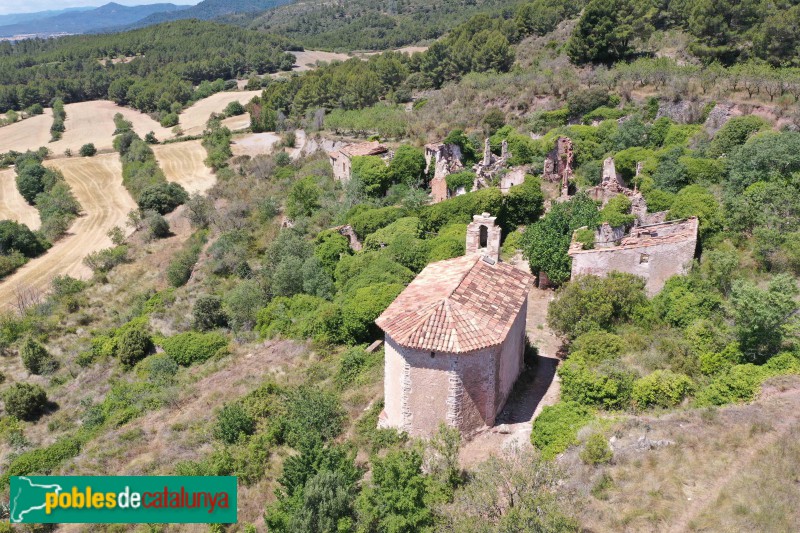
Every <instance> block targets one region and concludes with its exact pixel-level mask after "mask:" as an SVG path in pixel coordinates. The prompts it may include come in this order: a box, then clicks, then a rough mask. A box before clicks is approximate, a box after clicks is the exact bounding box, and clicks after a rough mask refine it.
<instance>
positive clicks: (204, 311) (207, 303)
mask: <svg viewBox="0 0 800 533" xmlns="http://www.w3.org/2000/svg"><path fill="white" fill-rule="evenodd" d="M192 317H193V319H194V320H193V323H194V327H195V328H196V329H198V330H200V331H208V330H211V329H215V328H219V327H224V326H225V325H226V324H227V323H228V318H227V316H225V312H224V311H223V310H222V300H220V299H219V297H218V296H212V295H204V296H200V297H199V298H198V299H197V301H196V302H195V303H194V307H193V308H192Z"/></svg>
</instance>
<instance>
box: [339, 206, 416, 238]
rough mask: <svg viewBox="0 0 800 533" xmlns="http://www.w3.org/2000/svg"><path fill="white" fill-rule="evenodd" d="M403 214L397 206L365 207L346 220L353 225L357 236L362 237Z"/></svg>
mask: <svg viewBox="0 0 800 533" xmlns="http://www.w3.org/2000/svg"><path fill="white" fill-rule="evenodd" d="M402 216H403V210H402V209H400V208H397V207H381V208H379V209H367V210H362V211H359V212H357V213H355V214H353V215H351V216H348V218H347V222H348V223H349V224H350V225H351V226H352V227H353V230H354V231H355V232H356V235H358V237H359V238H361V239H364V238H366V237H367V235H369V234H371V233H374V232H376V231H378V230H379V229H381V228H383V227H386V226H388V225H389V224H391V223H392V222H394V221H395V220H397V219H398V218H400V217H402Z"/></svg>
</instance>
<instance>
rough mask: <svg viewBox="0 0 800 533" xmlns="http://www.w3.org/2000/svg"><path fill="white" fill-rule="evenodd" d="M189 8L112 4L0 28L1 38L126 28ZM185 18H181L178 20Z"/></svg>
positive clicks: (169, 5) (173, 5) (161, 5)
mask: <svg viewBox="0 0 800 533" xmlns="http://www.w3.org/2000/svg"><path fill="white" fill-rule="evenodd" d="M188 7H189V6H178V5H175V4H167V3H164V4H150V5H141V6H123V5H120V4H116V3H114V2H110V3H108V4H105V5H103V6H100V7H98V8H96V9H88V10H80V11H74V10H70V11H67V12H62V13H60V14H57V15H55V16H49V17H44V18H37V19H34V20H30V19H29V20H27V21H24V22H18V23H16V24H8V25H4V26H0V37H13V36H15V35H29V34H36V35H51V34H58V33H89V32H93V31H97V30H100V29H102V28H108V27H112V26H125V25H128V24H132V23H134V22H136V21H139V20H141V19H143V18H146V17H148V16H151V15H155V14H167V13H173V12H180V11H185V10H187V8H188ZM178 18H182V17H178Z"/></svg>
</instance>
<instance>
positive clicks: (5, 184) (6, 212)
mask: <svg viewBox="0 0 800 533" xmlns="http://www.w3.org/2000/svg"><path fill="white" fill-rule="evenodd" d="M16 178H17V174H16V172H14V170H13V169H8V170H0V220H14V221H16V222H20V223H22V224H25V225H26V226H28V227H29V228H30V229H34V230H35V229H39V226H40V225H41V221H40V220H39V211H37V210H36V208H35V207H33V206H32V205H30V204H29V203H28V202H26V201H25V198H23V197H22V195H21V194H20V193H19V191H18V190H17V181H16Z"/></svg>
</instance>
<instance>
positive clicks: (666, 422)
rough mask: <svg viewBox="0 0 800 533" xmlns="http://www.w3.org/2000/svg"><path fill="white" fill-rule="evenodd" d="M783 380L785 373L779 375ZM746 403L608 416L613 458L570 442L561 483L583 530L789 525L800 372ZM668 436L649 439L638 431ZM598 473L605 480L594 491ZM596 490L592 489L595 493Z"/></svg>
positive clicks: (796, 519)
mask: <svg viewBox="0 0 800 533" xmlns="http://www.w3.org/2000/svg"><path fill="white" fill-rule="evenodd" d="M785 381H786V380H785ZM782 387H783V389H784V390H782V391H775V390H771V389H769V388H768V389H767V391H766V392H765V393H764V394H763V395H762V399H761V400H759V401H758V402H756V403H754V404H752V405H738V406H730V407H726V408H721V409H715V410H705V409H703V410H692V411H686V412H677V413H671V414H668V415H664V416H661V417H650V416H640V417H631V418H629V419H627V420H626V421H624V422H622V423H618V424H616V425H614V426H613V427H612V429H611V431H610V434H613V435H614V437H615V442H614V443H613V447H614V450H615V454H614V462H613V464H612V465H609V466H607V467H599V468H595V467H589V466H586V465H583V464H582V463H581V462H580V460H579V459H578V458H577V455H578V450H571V451H570V452H569V453H567V454H566V455H565V456H564V457H563V458H562V463H563V464H564V465H565V466H566V468H567V471H568V472H569V480H568V483H567V486H568V489H569V490H574V491H575V492H576V493H577V495H578V497H579V499H581V500H582V504H581V505H578V506H576V507H577V509H578V514H579V519H580V520H581V523H582V525H583V526H584V527H585V528H587V529H588V530H590V531H596V532H600V531H659V532H660V531H675V532H682V531H690V530H691V531H796V530H797V528H798V525H799V524H800V512H799V511H798V508H797V506H796V505H795V504H796V502H797V499H798V496H800V489H798V485H797V479H798V467H797V465H798V464H800V463H798V458H800V446H797V445H796V441H797V434H798V432H800V423H798V421H797V419H796V417H795V415H796V413H797V409H798V408H800V379H798V378H796V377H795V378H791V379H789V380H788V381H786V383H783V385H782ZM642 438H644V439H648V440H649V441H650V442H653V441H660V440H661V441H669V442H670V443H671V444H669V445H666V446H660V447H659V446H656V447H654V448H652V449H651V448H649V447H647V446H642V441H641V440H640V439H642ZM602 475H607V476H610V478H611V480H613V481H611V483H610V486H609V487H607V488H606V489H605V490H603V491H597V490H595V491H594V495H592V488H593V487H598V486H599V485H598V483H599V482H600V480H601V476H602ZM598 496H599V497H598Z"/></svg>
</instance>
